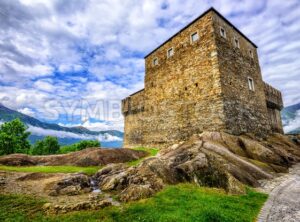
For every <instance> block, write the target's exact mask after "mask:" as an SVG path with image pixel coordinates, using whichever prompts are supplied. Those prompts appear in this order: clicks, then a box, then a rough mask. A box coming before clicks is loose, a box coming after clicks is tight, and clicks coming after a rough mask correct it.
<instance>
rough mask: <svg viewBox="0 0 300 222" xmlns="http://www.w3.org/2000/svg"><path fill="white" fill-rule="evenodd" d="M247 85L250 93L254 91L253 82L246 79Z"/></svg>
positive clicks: (250, 79)
mask: <svg viewBox="0 0 300 222" xmlns="http://www.w3.org/2000/svg"><path fill="white" fill-rule="evenodd" d="M248 85H249V89H250V90H251V91H254V81H253V79H252V78H250V77H248Z"/></svg>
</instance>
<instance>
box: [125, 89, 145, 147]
mask: <svg viewBox="0 0 300 222" xmlns="http://www.w3.org/2000/svg"><path fill="white" fill-rule="evenodd" d="M144 111H145V98H144V90H141V91H139V92H136V93H134V94H132V95H130V96H129V97H127V98H126V99H124V100H122V112H123V115H124V117H125V123H124V127H125V134H124V146H125V147H131V146H141V145H142V144H144V141H143V135H144V124H143V120H144V115H145V114H144ZM132 144H133V145H132Z"/></svg>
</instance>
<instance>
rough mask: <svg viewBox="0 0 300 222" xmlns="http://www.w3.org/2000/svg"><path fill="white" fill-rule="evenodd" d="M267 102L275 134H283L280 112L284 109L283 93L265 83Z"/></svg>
mask: <svg viewBox="0 0 300 222" xmlns="http://www.w3.org/2000/svg"><path fill="white" fill-rule="evenodd" d="M264 86H265V87H264V89H265V95H266V100H267V108H268V117H269V121H270V124H271V129H272V131H273V132H277V133H283V127H282V120H281V115H280V110H281V109H282V108H283V101H282V95H281V92H280V91H279V90H277V89H275V88H274V87H272V86H270V85H269V84H267V83H264Z"/></svg>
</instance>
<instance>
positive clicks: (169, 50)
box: [167, 48, 174, 58]
mask: <svg viewBox="0 0 300 222" xmlns="http://www.w3.org/2000/svg"><path fill="white" fill-rule="evenodd" d="M173 55H174V49H173V48H170V49H168V52H167V56H168V58H170V57H172V56H173Z"/></svg>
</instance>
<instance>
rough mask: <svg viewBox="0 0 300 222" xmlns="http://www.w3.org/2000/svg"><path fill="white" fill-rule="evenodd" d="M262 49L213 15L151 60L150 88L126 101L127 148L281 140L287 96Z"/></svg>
mask: <svg viewBox="0 0 300 222" xmlns="http://www.w3.org/2000/svg"><path fill="white" fill-rule="evenodd" d="M256 49H257V47H256V45H255V44H254V43H252V42H251V41H250V40H249V39H248V38H247V37H246V36H245V35H243V34H242V33H241V32H240V31H239V30H238V29H237V28H235V27H234V26H233V25H232V24H231V23H230V22H229V21H228V20H226V19H225V18H224V17H223V16H222V15H220V14H219V13H218V12H217V11H216V10H215V9H213V8H211V9H209V10H208V11H206V12H205V13H203V14H202V15H201V16H200V17H198V18H197V19H196V20H195V21H193V22H192V23H190V24H189V25H188V26H186V27H185V28H183V29H182V30H181V31H179V32H178V33H177V34H175V35H174V36H173V37H171V38H170V39H169V40H167V41H166V42H165V43H163V44H162V45H161V46H159V47H158V48H156V49H155V50H154V51H152V52H151V53H150V54H149V55H147V56H146V57H145V63H146V74H145V88H144V89H143V90H141V91H139V92H136V93H134V94H132V95H130V96H129V97H127V98H126V99H124V100H123V101H122V112H123V115H124V116H125V137H124V146H126V147H132V146H140V145H142V146H156V147H164V146H167V145H169V144H172V143H174V142H178V141H181V140H185V139H187V138H188V137H190V136H191V135H193V134H195V133H200V132H202V131H204V130H206V131H225V132H229V133H232V134H242V133H254V134H256V135H259V136H265V135H267V134H269V133H270V132H280V133H282V132H283V131H282V125H281V119H280V110H281V109H282V107H283V105H282V97H281V93H280V92H279V91H278V90H276V89H274V88H273V87H271V86H269V85H268V84H266V83H264V82H263V80H262V75H261V71H260V66H259V61H258V56H257V50H256Z"/></svg>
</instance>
